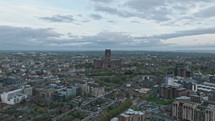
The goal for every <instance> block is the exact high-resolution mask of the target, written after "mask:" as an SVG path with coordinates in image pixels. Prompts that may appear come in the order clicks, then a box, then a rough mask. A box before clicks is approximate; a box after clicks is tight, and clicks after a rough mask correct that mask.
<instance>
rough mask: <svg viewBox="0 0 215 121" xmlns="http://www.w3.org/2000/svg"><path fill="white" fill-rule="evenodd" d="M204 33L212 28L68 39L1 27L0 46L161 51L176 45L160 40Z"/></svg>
mask: <svg viewBox="0 0 215 121" xmlns="http://www.w3.org/2000/svg"><path fill="white" fill-rule="evenodd" d="M204 34H215V27H213V28H198V29H192V30H184V31H176V32H174V33H167V34H160V35H152V36H139V37H136V36H132V35H130V34H129V33H123V32H100V33H98V34H95V35H90V36H89V35H84V36H77V35H73V34H72V33H68V34H67V36H68V38H66V39H65V38H63V35H62V34H59V33H57V32H55V31H54V30H53V29H51V28H37V29H34V28H28V27H11V26H0V43H1V45H0V48H1V49H9V50H14V49H16V50H23V49H24V50H94V49H97V50H99V49H104V48H112V49H134V50H150V49H154V50H162V49H168V48H171V47H175V48H177V47H179V46H177V45H175V46H174V44H167V43H164V42H163V40H167V39H173V38H178V37H186V36H193V35H204ZM195 46H196V47H197V46H198V45H195ZM199 46H201V45H199ZM207 46H209V45H207V44H206V45H204V47H207ZM201 47H203V46H201Z"/></svg>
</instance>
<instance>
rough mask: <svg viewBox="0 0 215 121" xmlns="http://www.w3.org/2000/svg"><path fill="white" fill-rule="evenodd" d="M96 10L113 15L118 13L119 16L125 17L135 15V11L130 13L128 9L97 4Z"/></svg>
mask: <svg viewBox="0 0 215 121" xmlns="http://www.w3.org/2000/svg"><path fill="white" fill-rule="evenodd" d="M95 10H96V11H101V12H105V13H108V14H111V15H117V16H120V17H124V18H127V17H135V15H134V14H133V13H130V12H127V11H120V10H118V9H116V8H111V7H107V6H101V5H96V6H95Z"/></svg>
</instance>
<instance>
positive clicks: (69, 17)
mask: <svg viewBox="0 0 215 121" xmlns="http://www.w3.org/2000/svg"><path fill="white" fill-rule="evenodd" d="M39 19H41V20H45V21H49V22H59V23H63V22H65V23H71V22H74V21H75V19H74V18H73V16H72V15H54V16H52V17H40V18H39Z"/></svg>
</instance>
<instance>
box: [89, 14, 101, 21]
mask: <svg viewBox="0 0 215 121" xmlns="http://www.w3.org/2000/svg"><path fill="white" fill-rule="evenodd" d="M90 17H91V18H93V19H94V20H100V19H102V18H103V17H102V16H101V15H99V14H90Z"/></svg>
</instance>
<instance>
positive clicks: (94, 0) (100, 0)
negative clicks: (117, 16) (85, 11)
mask: <svg viewBox="0 0 215 121" xmlns="http://www.w3.org/2000/svg"><path fill="white" fill-rule="evenodd" d="M91 1H93V2H96V3H97V2H99V3H111V2H113V0H91Z"/></svg>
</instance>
